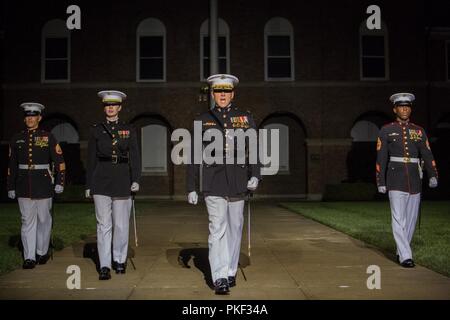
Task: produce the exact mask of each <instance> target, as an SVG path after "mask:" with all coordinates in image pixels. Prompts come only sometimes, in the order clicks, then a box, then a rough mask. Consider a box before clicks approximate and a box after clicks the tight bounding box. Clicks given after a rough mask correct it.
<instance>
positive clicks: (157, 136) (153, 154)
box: [141, 125, 167, 172]
mask: <svg viewBox="0 0 450 320" xmlns="http://www.w3.org/2000/svg"><path fill="white" fill-rule="evenodd" d="M141 134H142V148H141V150H142V171H144V172H145V171H147V172H148V171H150V172H152V171H153V172H155V171H156V172H166V171H167V128H166V127H164V126H161V125H148V126H145V127H143V128H142V129H141Z"/></svg>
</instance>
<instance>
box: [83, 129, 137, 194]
mask: <svg viewBox="0 0 450 320" xmlns="http://www.w3.org/2000/svg"><path fill="white" fill-rule="evenodd" d="M103 125H104V126H105V127H106V129H107V130H106V129H105V128H104V127H103ZM103 125H102V124H95V125H94V126H93V127H92V128H91V132H90V137H89V142H88V163H87V170H86V189H90V193H91V194H93V195H94V194H98V195H104V196H109V197H129V196H130V195H131V191H130V186H131V184H132V183H133V182H137V183H139V179H140V175H141V160H140V155H139V148H138V142H137V136H136V130H135V129H134V127H133V126H131V125H129V124H125V123H123V122H120V121H119V122H111V123H109V122H105V123H104V124H103ZM108 131H109V132H108Z"/></svg>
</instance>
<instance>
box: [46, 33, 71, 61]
mask: <svg viewBox="0 0 450 320" xmlns="http://www.w3.org/2000/svg"><path fill="white" fill-rule="evenodd" d="M45 58H47V59H49V58H67V38H46V39H45Z"/></svg>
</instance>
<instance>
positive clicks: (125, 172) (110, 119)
mask: <svg viewBox="0 0 450 320" xmlns="http://www.w3.org/2000/svg"><path fill="white" fill-rule="evenodd" d="M98 95H99V97H101V98H102V103H103V105H104V111H105V114H106V120H105V121H104V122H102V123H97V124H94V125H93V127H92V128H91V132H90V136H89V142H88V162H87V170H86V175H87V177H86V197H90V196H93V198H94V203H95V215H96V218H97V247H98V253H99V258H100V275H99V279H100V280H108V279H110V278H111V266H112V268H113V269H114V270H115V271H116V273H118V274H120V273H125V272H126V266H127V263H126V261H127V254H128V234H129V221H130V210H131V205H132V199H131V194H132V192H138V191H139V179H140V175H141V163H140V155H139V148H138V142H137V136H136V130H135V129H134V127H133V126H131V125H129V124H126V123H123V122H121V121H120V120H119V112H120V110H121V108H122V101H123V100H124V99H125V98H126V95H125V94H124V93H123V92H120V91H114V90H108V91H100V92H99V93H98ZM111 243H112V259H111Z"/></svg>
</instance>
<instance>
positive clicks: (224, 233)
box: [187, 74, 261, 294]
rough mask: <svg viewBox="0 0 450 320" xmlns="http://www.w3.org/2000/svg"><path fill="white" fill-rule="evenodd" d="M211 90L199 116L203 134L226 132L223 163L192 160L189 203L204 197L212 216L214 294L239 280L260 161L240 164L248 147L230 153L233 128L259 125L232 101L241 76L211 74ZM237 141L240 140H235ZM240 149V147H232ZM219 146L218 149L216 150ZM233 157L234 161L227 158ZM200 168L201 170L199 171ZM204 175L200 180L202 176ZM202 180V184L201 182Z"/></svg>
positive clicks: (211, 257)
mask: <svg viewBox="0 0 450 320" xmlns="http://www.w3.org/2000/svg"><path fill="white" fill-rule="evenodd" d="M207 81H208V83H209V84H210V87H211V89H212V97H213V98H214V100H215V107H214V108H213V109H212V110H210V111H208V112H205V113H203V114H201V115H199V116H198V117H197V118H196V119H195V120H196V121H201V123H202V130H203V133H204V132H205V131H207V130H208V129H213V128H214V129H218V130H220V131H221V132H222V133H223V146H224V147H223V150H219V152H221V151H223V156H224V158H225V159H224V160H223V161H222V162H223V163H222V164H220V163H215V162H214V163H213V164H205V163H204V164H202V165H201V166H200V165H196V164H193V163H192V164H190V165H189V166H188V170H187V191H188V193H189V194H188V202H189V203H191V204H197V201H198V194H199V193H200V192H201V193H202V194H203V196H204V197H205V203H206V207H207V210H208V217H209V237H208V245H209V263H210V266H211V274H212V280H213V282H214V287H215V293H216V294H227V293H228V292H229V288H230V287H233V286H234V285H235V284H236V273H237V268H238V263H239V253H240V247H241V237H242V227H243V221H244V217H243V211H244V203H245V200H244V199H245V197H246V195H247V194H248V192H249V191H254V190H256V188H257V186H258V181H259V180H260V179H261V174H260V166H259V165H258V164H249V163H248V161H246V162H245V163H244V164H238V161H237V159H236V156H237V155H238V153H239V152H241V156H242V152H245V150H236V153H235V152H234V151H233V152H232V154H231V151H232V150H231V148H229V145H231V143H232V141H230V139H234V140H236V137H235V136H234V135H233V134H231V131H229V129H235V130H237V129H242V130H247V129H250V128H251V129H255V130H256V129H257V128H256V125H255V122H254V120H253V117H252V115H251V114H250V113H249V112H248V111H242V110H239V109H238V108H237V107H236V106H234V105H232V103H231V101H232V99H233V97H234V87H235V86H236V85H237V83H238V81H239V80H238V79H237V78H236V77H235V76H232V75H224V74H219V75H213V76H211V77H209V78H208V79H207ZM234 146H237V143H236V142H234ZM234 149H236V148H234ZM216 151H217V150H216ZM226 157H234V158H235V161H234V164H230V161H226ZM200 171H201V172H200ZM200 180H201V181H200ZM200 185H201V187H200Z"/></svg>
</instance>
